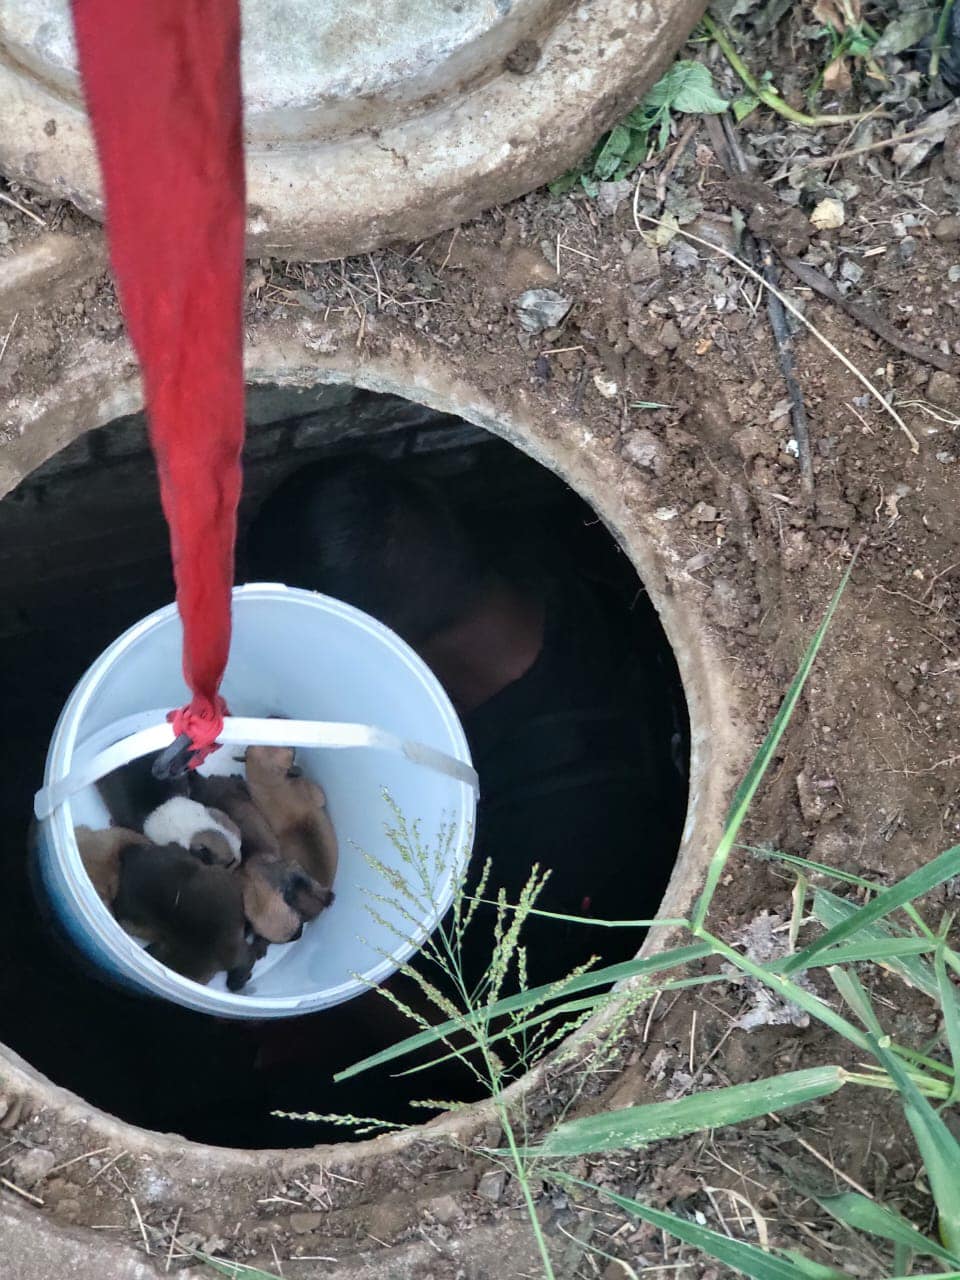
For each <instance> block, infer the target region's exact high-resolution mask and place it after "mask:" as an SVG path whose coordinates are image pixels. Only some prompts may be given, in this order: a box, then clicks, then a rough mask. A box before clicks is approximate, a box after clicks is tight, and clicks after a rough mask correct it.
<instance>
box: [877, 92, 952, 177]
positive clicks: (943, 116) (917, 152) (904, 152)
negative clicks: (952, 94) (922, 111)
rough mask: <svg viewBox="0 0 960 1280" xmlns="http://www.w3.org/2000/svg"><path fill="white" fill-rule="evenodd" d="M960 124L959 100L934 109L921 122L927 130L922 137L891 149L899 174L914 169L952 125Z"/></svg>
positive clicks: (943, 137)
mask: <svg viewBox="0 0 960 1280" xmlns="http://www.w3.org/2000/svg"><path fill="white" fill-rule="evenodd" d="M956 124H960V101H957V102H951V103H950V105H949V106H946V107H943V108H942V109H941V110H940V111H934V112H933V113H932V114H931V115H929V116H927V118H926V120H924V121H923V122H922V128H923V129H925V130H929V132H928V133H924V134H923V136H922V137H919V138H914V139H913V141H912V142H901V143H900V145H899V146H898V147H895V148H894V151H893V163H894V164H895V165H896V166H897V168H898V169H899V170H900V173H901V176H902V175H903V174H905V173H909V172H910V171H911V169H916V167H917V165H919V164H922V162H923V161H924V160H925V159H926V158H927V156H928V155H929V154H930V152H931V151H932V150H933V148H934V147H935V146H936V145H937V143H939V142H943V141H944V139H945V138H946V136H947V133H948V132H949V131H950V130H951V129H952V128H953V126H954V125H956Z"/></svg>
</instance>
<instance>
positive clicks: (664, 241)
mask: <svg viewBox="0 0 960 1280" xmlns="http://www.w3.org/2000/svg"><path fill="white" fill-rule="evenodd" d="M679 230H680V223H679V222H678V221H677V219H676V217H675V215H674V214H672V213H665V214H664V215H663V217H662V218H661V219H660V222H659V223H658V225H657V226H656V228H655V229H654V230H653V231H642V232H641V233H640V234H641V235H642V236H643V238H644V240H645V241H646V242H647V244H649V245H651V246H652V247H653V248H654V249H663V248H664V247H665V246H666V245H668V244H669V243H670V241H671V240H672V239H673V238H674V236H675V235H676V234H677V232H678V231H679Z"/></svg>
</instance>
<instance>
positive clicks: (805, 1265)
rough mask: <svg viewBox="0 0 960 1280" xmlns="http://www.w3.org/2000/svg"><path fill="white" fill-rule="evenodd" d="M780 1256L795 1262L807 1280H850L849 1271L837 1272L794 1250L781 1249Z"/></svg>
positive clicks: (834, 1268) (833, 1268)
mask: <svg viewBox="0 0 960 1280" xmlns="http://www.w3.org/2000/svg"><path fill="white" fill-rule="evenodd" d="M780 1252H781V1254H782V1255H783V1256H784V1257H785V1258H789V1259H790V1261H791V1262H795V1263H796V1264H797V1266H798V1267H799V1268H800V1270H801V1271H802V1272H803V1274H804V1275H805V1276H807V1277H808V1280H850V1272H849V1271H839V1270H838V1269H837V1268H836V1267H826V1266H824V1264H823V1263H822V1262H814V1260H813V1259H812V1258H805V1257H804V1256H803V1254H802V1253H798V1252H797V1250H796V1249H781V1250H780Z"/></svg>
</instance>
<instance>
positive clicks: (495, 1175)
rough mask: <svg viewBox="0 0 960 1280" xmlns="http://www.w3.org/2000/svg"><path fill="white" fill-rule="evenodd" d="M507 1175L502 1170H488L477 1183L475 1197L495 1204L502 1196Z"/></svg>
mask: <svg viewBox="0 0 960 1280" xmlns="http://www.w3.org/2000/svg"><path fill="white" fill-rule="evenodd" d="M506 1182H507V1175H506V1173H504V1171H503V1170H502V1169H489V1170H488V1171H487V1172H486V1173H485V1174H484V1175H483V1177H482V1178H481V1179H480V1181H479V1182H478V1183H477V1195H478V1196H483V1198H484V1200H489V1201H490V1203H491V1204H497V1203H498V1202H499V1200H500V1197H501V1196H502V1195H503V1189H504V1187H505V1186H506Z"/></svg>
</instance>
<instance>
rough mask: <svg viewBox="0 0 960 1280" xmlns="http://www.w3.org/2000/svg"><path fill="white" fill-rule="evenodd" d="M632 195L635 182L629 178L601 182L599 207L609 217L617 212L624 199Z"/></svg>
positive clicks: (598, 187)
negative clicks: (619, 180) (620, 180)
mask: <svg viewBox="0 0 960 1280" xmlns="http://www.w3.org/2000/svg"><path fill="white" fill-rule="evenodd" d="M631 195H633V183H632V182H630V181H628V180H624V181H622V182H601V183H599V185H598V186H597V207H598V208H599V210H600V212H601V213H603V214H606V215H607V216H608V217H609V216H610V215H611V214H614V213H616V212H617V210H618V209H619V208H620V206H621V205H622V204H623V202H624V200H629V199H630V197H631Z"/></svg>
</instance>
